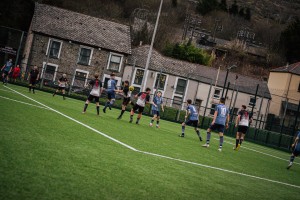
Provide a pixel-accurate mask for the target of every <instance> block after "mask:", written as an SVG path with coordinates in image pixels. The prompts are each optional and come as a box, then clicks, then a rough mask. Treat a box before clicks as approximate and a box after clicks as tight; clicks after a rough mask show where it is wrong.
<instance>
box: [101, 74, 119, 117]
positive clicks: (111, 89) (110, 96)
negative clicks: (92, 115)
mask: <svg viewBox="0 0 300 200" xmlns="http://www.w3.org/2000/svg"><path fill="white" fill-rule="evenodd" d="M115 77H116V75H115V74H114V73H111V74H110V79H109V80H108V81H107V89H106V91H107V102H106V104H105V106H104V108H103V112H104V113H106V108H107V107H108V108H109V110H111V106H112V105H113V104H114V102H115V100H116V94H115V92H116V91H118V90H117V87H116V85H117V83H116V80H115Z"/></svg>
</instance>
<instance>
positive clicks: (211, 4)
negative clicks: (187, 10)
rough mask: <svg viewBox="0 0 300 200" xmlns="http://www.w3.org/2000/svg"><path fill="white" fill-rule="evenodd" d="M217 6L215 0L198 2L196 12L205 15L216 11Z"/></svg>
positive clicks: (200, 0)
mask: <svg viewBox="0 0 300 200" xmlns="http://www.w3.org/2000/svg"><path fill="white" fill-rule="evenodd" d="M218 6H219V3H218V1H217V0H199V1H198V5H197V10H198V12H199V13H200V14H201V15H206V14H207V13H209V12H211V11H213V10H217V9H218Z"/></svg>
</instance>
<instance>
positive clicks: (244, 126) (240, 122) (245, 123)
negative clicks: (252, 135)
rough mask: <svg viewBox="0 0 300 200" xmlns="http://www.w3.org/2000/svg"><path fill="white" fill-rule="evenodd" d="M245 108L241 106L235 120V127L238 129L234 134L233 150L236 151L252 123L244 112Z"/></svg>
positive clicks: (245, 111)
mask: <svg viewBox="0 0 300 200" xmlns="http://www.w3.org/2000/svg"><path fill="white" fill-rule="evenodd" d="M246 108H247V107H246V106H245V105H242V108H241V110H240V112H239V113H238V116H237V118H236V122H235V127H238V130H237V132H236V140H235V147H234V148H233V150H236V151H238V150H239V149H240V147H241V145H242V142H243V141H244V138H245V135H246V133H247V131H248V128H249V124H250V123H251V122H252V118H251V117H250V114H249V112H248V111H247V110H246Z"/></svg>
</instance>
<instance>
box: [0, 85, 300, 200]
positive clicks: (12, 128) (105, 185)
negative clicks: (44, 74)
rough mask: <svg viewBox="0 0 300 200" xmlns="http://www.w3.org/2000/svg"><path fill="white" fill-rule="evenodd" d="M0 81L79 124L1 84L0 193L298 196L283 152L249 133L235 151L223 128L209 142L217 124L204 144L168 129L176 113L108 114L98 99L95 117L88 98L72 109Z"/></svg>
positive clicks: (299, 181) (299, 183)
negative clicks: (156, 122) (153, 117)
mask: <svg viewBox="0 0 300 200" xmlns="http://www.w3.org/2000/svg"><path fill="white" fill-rule="evenodd" d="M8 87H9V88H11V89H13V90H16V91H18V92H20V93H22V94H24V95H26V96H28V97H30V98H32V99H34V100H36V101H38V102H40V103H42V104H44V105H47V106H49V107H50V108H53V109H55V110H56V111H58V112H61V113H63V114H65V115H67V116H68V117H70V118H72V119H74V120H77V122H80V123H82V124H79V123H77V122H75V121H74V120H72V119H70V118H66V117H65V116H62V115H61V114H59V113H57V112H54V111H52V110H49V109H43V108H41V107H43V106H42V105H40V104H38V103H37V102H35V101H32V100H30V99H28V98H26V97H24V96H22V95H20V94H17V93H15V92H14V91H12V90H10V89H9V88H6V87H4V86H2V85H1V86H0V112H1V120H0V199H272V200H274V199H300V193H299V189H300V165H299V162H298V159H296V160H295V164H294V166H293V167H292V168H291V169H290V170H287V169H286V166H287V164H288V159H289V156H290V154H289V153H286V152H282V151H278V150H274V149H271V148H267V147H262V146H260V145H256V144H253V143H249V142H244V143H243V146H242V148H241V149H240V151H238V152H236V151H233V150H232V147H233V143H235V140H234V139H233V138H229V137H225V142H224V145H223V146H224V147H223V151H222V152H219V151H218V145H219V140H218V135H217V134H213V135H212V139H211V145H210V147H209V148H208V149H206V148H203V147H201V145H202V144H204V142H202V143H201V142H200V141H199V140H198V138H197V136H196V134H195V132H194V130H193V129H192V128H190V127H188V128H187V129H186V137H185V138H180V137H178V135H179V134H180V133H181V126H180V124H179V123H172V122H167V121H163V120H161V122H160V124H161V128H160V129H156V128H155V127H149V126H148V124H149V122H150V118H149V117H146V116H143V117H142V119H141V124H140V125H136V124H135V123H133V124H130V123H128V121H129V113H128V112H126V113H125V114H124V116H123V119H122V120H117V119H116V118H117V117H118V115H119V113H120V110H117V109H112V110H111V111H110V110H107V113H106V114H104V113H103V112H102V108H103V107H102V106H101V108H100V109H101V113H100V116H99V117H97V116H96V108H95V104H90V105H89V107H88V109H87V113H86V114H82V113H81V112H82V109H83V106H84V102H83V101H78V100H74V99H68V98H67V100H65V101H64V100H62V97H61V96H55V97H52V95H51V94H49V93H44V92H41V91H37V92H36V94H31V93H28V90H27V88H24V87H18V86H14V85H8ZM34 105H35V106H34ZM37 106H40V107H37ZM134 119H136V115H135V116H134ZM84 125H87V126H89V127H92V128H94V129H95V130H97V131H100V132H101V133H104V134H106V135H107V136H110V137H111V138H114V139H116V140H118V141H120V142H123V143H125V144H126V145H129V146H131V147H133V148H135V149H137V150H138V151H133V150H131V149H129V148H126V147H125V146H122V145H121V144H119V143H117V142H115V141H112V140H111V139H109V138H107V137H104V136H103V135H101V134H98V133H97V132H95V131H93V130H91V129H88V128H87V127H85V126H84ZM201 135H202V137H203V138H206V133H205V130H201ZM246 140H247V139H246ZM145 152H146V153H145ZM149 153H153V154H155V155H153V154H152V155H150V154H149ZM157 155H161V156H166V157H159V156H157ZM174 159H178V160H174ZM185 161H188V162H185ZM197 164H198V165H197ZM226 170H229V171H226ZM245 174H247V175H251V176H253V177H249V176H245Z"/></svg>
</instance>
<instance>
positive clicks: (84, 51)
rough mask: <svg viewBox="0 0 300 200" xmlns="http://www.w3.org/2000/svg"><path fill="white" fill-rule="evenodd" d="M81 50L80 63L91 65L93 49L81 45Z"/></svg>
mask: <svg viewBox="0 0 300 200" xmlns="http://www.w3.org/2000/svg"><path fill="white" fill-rule="evenodd" d="M79 51H80V52H79V58H78V64H81V65H90V64H91V57H92V53H93V49H88V48H84V47H81V48H80V50H79Z"/></svg>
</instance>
